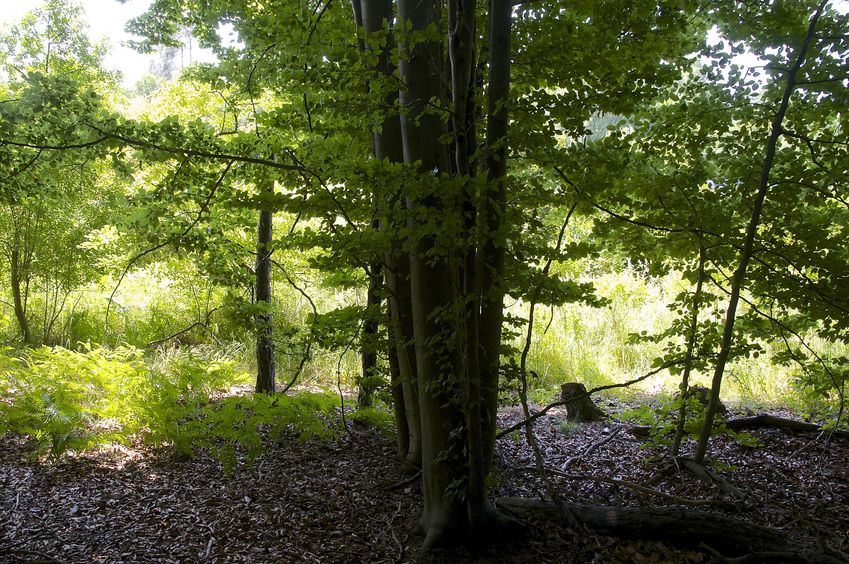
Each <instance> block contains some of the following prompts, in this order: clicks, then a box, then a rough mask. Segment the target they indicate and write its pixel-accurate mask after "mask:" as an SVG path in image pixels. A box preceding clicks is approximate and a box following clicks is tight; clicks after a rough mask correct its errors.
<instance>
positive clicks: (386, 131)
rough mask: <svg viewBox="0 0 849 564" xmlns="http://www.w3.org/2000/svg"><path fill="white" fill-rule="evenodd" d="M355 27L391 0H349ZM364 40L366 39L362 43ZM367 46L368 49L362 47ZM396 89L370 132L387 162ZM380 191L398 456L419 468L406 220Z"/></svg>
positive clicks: (384, 48) (382, 64) (388, 193)
mask: <svg viewBox="0 0 849 564" xmlns="http://www.w3.org/2000/svg"><path fill="white" fill-rule="evenodd" d="M352 2H353V6H354V14H355V18H356V19H357V23H358V25H362V26H363V28H364V31H365V33H366V34H373V33H377V32H380V31H381V30H382V29H383V27H384V25H385V24H386V23H388V22H391V21H392V19H393V13H392V0H352ZM393 41H394V39H393V37H392V35H391V34H389V35H388V36H387V38H386V42H385V43H383V44H382V45H379V46H375V45H374V44H371V43H368V45H369V47H368V48H370V49H379V53H378V59H377V60H378V62H377V67H376V69H375V70H377V71H378V72H380V73H381V74H382V75H383V76H385V77H392V76H393V72H394V70H395V68H394V65H393V63H392V59H391V56H390V52H389V51H390V48H391V46H392V45H393ZM365 44H366V43H364V45H365ZM364 48H366V47H364ZM397 99H398V91H397V90H393V91H391V92H390V93H389V94H387V95H386V98H385V99H384V100H382V105H383V107H384V111H385V112H386V115H385V116H384V118H383V121H382V123H381V125H380V128H379V129H378V130H376V131H375V132H374V134H373V135H372V141H373V150H374V156H375V158H376V159H378V160H387V161H389V162H390V163H402V162H404V152H403V147H402V139H401V122H400V118H399V117H398V115H397V114H395V113H394V106H395V102H396V101H397ZM375 192H376V193H377V195H378V197H379V198H378V208H379V215H380V229H382V230H384V231H387V232H388V233H389V234H390V235H391V237H390V247H391V248H390V250H389V251H388V252H387V253H386V254H385V256H384V276H385V279H386V290H387V296H388V297H387V299H388V302H389V333H390V335H391V336H392V339H391V343H390V347H394V348H393V349H392V350H390V351H389V358H390V371H391V379H392V390H393V398H394V402H395V415H396V419H397V427H398V433H399V435H402V436H399V439H398V445H399V454H400V456H401V458H403V459H404V460H405V462H406V465H407V469H408V470H409V471H414V469H418V468H420V467H421V453H422V449H421V419H420V415H419V400H418V382H417V378H416V353H415V345H414V338H413V316H412V301H411V297H410V255H409V252H407V251H406V250H405V245H404V241H402V240H401V236H400V235H399V233H400V232H401V231H402V228H403V226H404V223H405V222H406V214H405V213H404V211H403V196H402V193H401V188H400V186H383V188H382V189H380V188H379V187H378V186H375Z"/></svg>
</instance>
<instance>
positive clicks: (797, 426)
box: [725, 413, 849, 438]
mask: <svg viewBox="0 0 849 564" xmlns="http://www.w3.org/2000/svg"><path fill="white" fill-rule="evenodd" d="M725 426H726V427H727V428H728V429H731V430H732V431H741V430H743V429H760V428H763V427H776V428H779V429H787V430H788V431H795V432H797V433H821V432H829V429H828V428H827V427H823V426H822V425H818V424H816V423H807V422H805V421H798V420H796V419H787V418H785V417H778V416H777V415H770V414H768V413H760V414H758V415H752V416H750V417H739V418H737V419H730V420H728V421H726V422H725ZM833 432H834V436H836V437H843V438H847V437H849V432H847V431H843V430H840V429H837V430H834V431H833Z"/></svg>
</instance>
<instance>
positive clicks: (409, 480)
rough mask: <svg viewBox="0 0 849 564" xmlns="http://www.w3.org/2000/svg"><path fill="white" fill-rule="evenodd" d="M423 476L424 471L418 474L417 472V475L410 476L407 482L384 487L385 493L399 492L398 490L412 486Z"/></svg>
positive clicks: (402, 481)
mask: <svg viewBox="0 0 849 564" xmlns="http://www.w3.org/2000/svg"><path fill="white" fill-rule="evenodd" d="M421 475H422V471H421V470H419V471H418V472H416V473H415V474H413V475H412V476H410V477H409V478H407V479H405V480H401V481H400V482H396V483H394V484H390V485H388V486H386V487H384V488H383V491H385V492H390V491H392V490H397V489H398V488H403V487H404V486H407V485H409V484H412V483H413V482H415V481H416V480H418V479H419V477H420V476H421Z"/></svg>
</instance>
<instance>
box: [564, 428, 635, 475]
mask: <svg viewBox="0 0 849 564" xmlns="http://www.w3.org/2000/svg"><path fill="white" fill-rule="evenodd" d="M622 429H624V427H617V428H616V429H615V430H614V431H613V432H612V433H610V434H609V435H607V436H606V437H605V438H604V439H602V440H600V441H598V442H596V443H593V444H591V445H590V446H589V447H587V449H586V450H585V451H584V452H582V453H581V454H578V455H575V456H573V457H571V458H569V459H568V460H567V461H566V462H564V463H563V466H561V467H560V470H561V471H563V472H565V471H566V470H568V469H569V467H570V466H572V465H573V464H575V463H576V462H577V461H579V460H581V459H582V458H584V457H585V456H589V455H590V454H592V453H593V452H595V451H597V450H598V449H599V448H601V447H603V446H604V445H606V444H607V443H609V442H610V441H612V440H613V439H614V438H615V437H616V435H618V434H619V432H620V431H621V430H622Z"/></svg>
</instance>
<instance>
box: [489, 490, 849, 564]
mask: <svg viewBox="0 0 849 564" xmlns="http://www.w3.org/2000/svg"><path fill="white" fill-rule="evenodd" d="M497 505H498V507H499V508H500V509H502V510H505V511H507V512H509V513H512V514H514V515H516V516H517V517H523V518H528V517H534V516H536V517H543V518H546V519H551V520H555V521H558V522H561V523H563V522H564V517H563V511H562V509H560V508H558V507H557V506H556V505H555V504H554V503H552V502H549V501H545V500H540V499H530V498H520V497H506V498H501V499H499V500H498V501H497ZM565 509H567V510H568V511H569V512H571V514H572V515H573V516H574V518H575V519H577V520H578V521H579V522H580V523H581V524H583V525H585V526H587V527H589V528H591V529H594V530H596V531H598V532H600V533H603V534H609V535H615V536H619V537H627V538H637V539H646V540H660V541H664V542H668V543H671V544H675V545H679V546H684V547H688V548H700V547H701V548H703V546H708V547H710V548H711V549H713V550H714V551H716V552H717V553H719V554H724V555H729V556H742V557H746V556H747V555H751V554H753V553H754V554H757V553H767V552H770V553H780V554H783V555H786V556H788V557H789V558H791V559H790V560H788V561H804V562H823V563H831V562H842V560H839V559H836V558H834V557H832V556H830V555H827V554H823V553H821V552H817V551H816V550H812V549H809V548H807V547H805V546H802V545H798V544H796V543H792V542H790V541H787V540H786V535H784V534H782V533H780V532H778V531H775V530H773V529H768V528H766V527H761V526H759V525H754V524H752V523H748V522H746V521H743V520H741V519H737V518H734V517H729V516H726V515H722V514H719V513H706V512H699V511H693V510H683V509H667V508H636V507H611V506H603V505H580V504H572V503H570V504H565ZM793 558H795V559H796V560H792V559H793Z"/></svg>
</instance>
